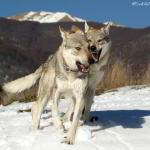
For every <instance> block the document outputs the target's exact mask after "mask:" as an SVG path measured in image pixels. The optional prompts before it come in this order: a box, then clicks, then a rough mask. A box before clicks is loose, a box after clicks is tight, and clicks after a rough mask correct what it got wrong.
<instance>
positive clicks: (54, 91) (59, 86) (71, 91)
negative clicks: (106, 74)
mask: <svg viewBox="0 0 150 150" xmlns="http://www.w3.org/2000/svg"><path fill="white" fill-rule="evenodd" d="M60 32H61V36H62V38H63V42H62V44H61V46H60V47H59V49H58V51H57V52H56V53H55V54H54V55H53V56H52V58H51V59H50V61H47V63H46V66H45V69H44V70H43V72H42V74H41V77H40V81H39V88H38V93H37V101H36V102H35V105H34V109H33V110H32V117H33V129H34V130H36V129H38V128H39V125H40V118H41V114H42V112H43V109H44V107H45V105H46V104H47V102H48V101H49V100H50V99H51V100H53V103H52V118H53V122H54V125H55V126H56V127H62V122H61V120H60V116H59V110H58V103H59V99H60V98H61V97H65V98H67V97H72V98H73V99H74V100H75V108H74V115H73V120H72V123H71V126H70V128H69V130H68V133H67V135H66V137H65V139H64V142H65V143H68V144H73V143H74V139H75V134H76V130H77V127H78V122H79V119H80V117H81V115H82V110H83V108H84V106H85V93H86V89H87V85H88V78H89V77H88V75H89V74H88V72H89V69H90V64H91V63H93V62H94V60H93V55H91V53H90V52H89V50H88V43H87V42H86V39H85V35H84V33H83V32H82V31H81V30H79V29H78V30H77V31H71V32H70V33H68V32H66V31H63V30H62V29H61V28H60Z"/></svg>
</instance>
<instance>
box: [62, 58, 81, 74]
mask: <svg viewBox="0 0 150 150" xmlns="http://www.w3.org/2000/svg"><path fill="white" fill-rule="evenodd" d="M63 67H64V69H65V70H66V72H79V70H72V69H70V68H69V66H68V65H67V64H66V62H65V60H64V58H63Z"/></svg>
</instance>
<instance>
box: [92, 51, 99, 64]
mask: <svg viewBox="0 0 150 150" xmlns="http://www.w3.org/2000/svg"><path fill="white" fill-rule="evenodd" d="M92 56H93V59H94V61H95V62H98V59H99V58H98V57H99V56H98V52H95V53H92Z"/></svg>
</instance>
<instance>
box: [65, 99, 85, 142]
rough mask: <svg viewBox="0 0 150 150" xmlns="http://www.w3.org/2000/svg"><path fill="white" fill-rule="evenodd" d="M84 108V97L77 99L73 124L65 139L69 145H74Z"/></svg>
mask: <svg viewBox="0 0 150 150" xmlns="http://www.w3.org/2000/svg"><path fill="white" fill-rule="evenodd" d="M83 107H84V99H83V97H76V105H75V111H74V115H73V120H72V124H71V127H70V129H69V131H68V133H67V136H66V137H65V139H64V142H65V143H67V144H73V143H74V140H75V135H76V130H77V127H78V124H79V120H80V118H81V114H82V110H83Z"/></svg>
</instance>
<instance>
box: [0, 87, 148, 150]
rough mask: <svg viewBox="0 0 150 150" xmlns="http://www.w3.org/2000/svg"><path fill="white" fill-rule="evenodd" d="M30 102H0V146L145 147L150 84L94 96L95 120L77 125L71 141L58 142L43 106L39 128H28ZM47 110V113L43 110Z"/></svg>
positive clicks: (39, 149) (20, 149)
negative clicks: (70, 142) (67, 142)
mask: <svg viewBox="0 0 150 150" xmlns="http://www.w3.org/2000/svg"><path fill="white" fill-rule="evenodd" d="M30 107H31V103H30V104H18V103H14V104H12V105H10V106H7V107H2V106H0V150H59V149H61V150H86V149H88V150H148V149H149V148H150V87H146V86H137V87H124V88H120V89H116V90H112V91H109V92H107V93H105V94H103V95H101V96H96V97H95V103H94V105H93V107H92V112H91V114H92V115H95V114H96V115H97V116H99V121H98V122H96V123H89V124H88V125H84V126H81V127H80V128H79V129H78V135H77V138H76V143H75V145H66V144H62V143H60V141H61V139H62V137H63V135H62V133H61V131H58V130H56V129H55V128H54V127H53V126H52V125H51V118H50V115H51V112H50V111H49V109H48V108H47V109H46V111H45V113H44V114H43V116H42V119H41V130H39V131H38V132H36V133H33V132H32V130H31V114H30V112H23V113H19V112H18V110H20V109H27V108H30ZM46 112H47V113H46Z"/></svg>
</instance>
